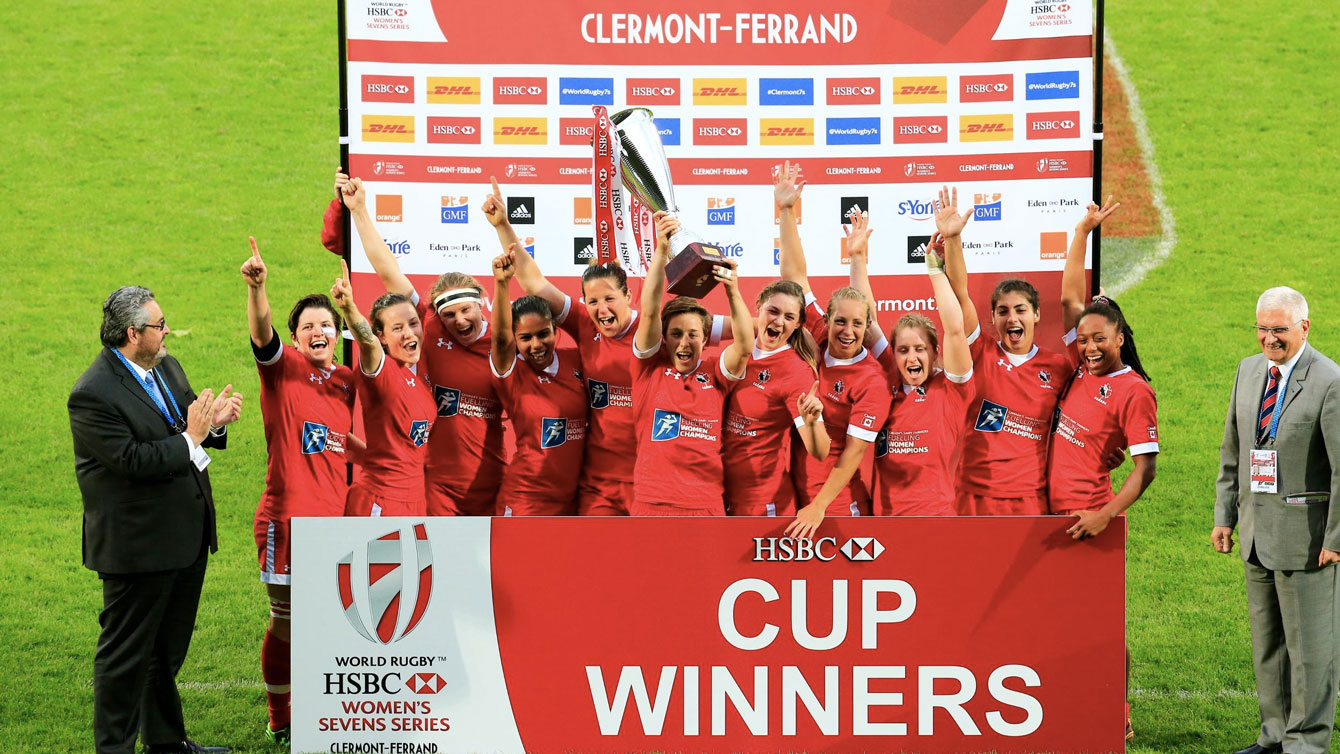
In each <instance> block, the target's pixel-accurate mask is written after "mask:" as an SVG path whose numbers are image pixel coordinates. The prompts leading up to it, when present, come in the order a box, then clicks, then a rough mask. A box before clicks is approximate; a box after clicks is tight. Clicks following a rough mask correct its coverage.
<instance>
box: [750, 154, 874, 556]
mask: <svg viewBox="0 0 1340 754" xmlns="http://www.w3.org/2000/svg"><path fill="white" fill-rule="evenodd" d="M804 185H805V183H804V181H803V180H802V179H801V176H800V168H799V166H793V165H791V164H790V163H789V162H787V163H786V164H784V165H783V166H782V168H781V169H780V170H778V172H777V176H776V178H775V181H774V185H773V197H774V200H775V202H776V205H777V210H778V214H779V218H780V223H781V234H782V238H781V243H782V246H781V256H780V262H781V267H782V278H783V279H785V280H790V281H792V282H795V283H797V284H798V285H799V286H800V288H801V290H802V291H803V292H804V294H805V300H806V306H807V307H808V308H809V313H812V314H813V315H814V321H813V324H811V325H810V327H811V332H812V334H813V335H814V338H815V340H817V341H819V345H820V346H821V348H822V356H821V358H820V361H819V389H818V397H819V399H820V400H821V401H822V402H823V422H824V425H825V428H826V430H827V433H828V436H829V438H830V440H831V442H830V444H829V450H828V454H827V455H826V456H825V457H824V459H823V460H817V459H814V458H812V457H810V456H808V455H806V456H804V463H803V464H802V463H800V461H799V460H797V462H796V463H795V466H794V467H793V468H792V474H793V475H794V476H795V479H796V496H797V500H798V502H799V503H801V504H803V507H801V508H800V511H799V513H798V514H797V515H796V520H795V521H793V522H792V523H791V524H790V525H789V526H788V527H787V529H786V535H787V536H793V537H801V538H806V537H810V536H812V535H813V534H814V532H815V531H817V530H818V528H819V525H820V524H821V523H823V520H824V516H825V515H839V516H861V515H866V516H868V515H870V513H871V485H870V482H871V480H870V471H869V469H868V468H863V467H868V466H869V464H868V463H866V450H867V449H868V448H869V447H870V444H871V443H873V442H874V441H875V437H876V435H877V434H878V432H879V429H880V427H883V426H884V421H885V420H886V419H887V418H888V413H889V388H888V385H887V384H886V381H885V378H884V374H883V372H882V371H881V370H880V367H879V364H878V363H877V362H876V361H875V357H874V356H872V355H871V353H870V351H869V350H867V349H866V347H865V345H864V341H865V337H866V330H867V328H868V327H869V326H870V323H871V322H872V321H873V320H874V307H872V306H871V304H870V299H868V298H866V296H865V295H864V294H862V293H861V292H860V291H858V290H856V289H855V288H851V287H846V286H844V287H842V288H839V289H837V290H836V291H833V295H832V297H831V298H830V299H829V302H828V308H827V310H824V309H820V308H819V305H818V302H817V300H816V299H815V297H814V294H813V293H812V292H811V290H810V283H809V275H808V273H807V271H806V265H805V253H804V250H803V248H802V247H801V243H800V233H799V231H798V229H797V227H796V218H795V204H796V202H797V201H799V199H800V193H801V190H802V189H803V188H804ZM797 456H799V454H798V453H793V458H794V457H797Z"/></svg>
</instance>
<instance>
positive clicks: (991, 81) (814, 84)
mask: <svg viewBox="0 0 1340 754" xmlns="http://www.w3.org/2000/svg"><path fill="white" fill-rule="evenodd" d="M1020 77H1021V78H1022V83H1020V80H1019V78H1020ZM956 78H957V80H956V81H955V86H953V88H952V89H951V87H950V83H949V82H950V79H951V77H949V76H895V77H894V78H893V81H892V86H891V88H890V90H889V91H890V98H891V100H892V103H893V104H894V105H935V104H947V103H949V102H951V101H956V102H1011V101H1013V100H1014V99H1015V98H1016V96H1017V94H1018V91H1019V90H1020V89H1022V91H1023V99H1025V100H1057V99H1079V96H1080V94H1079V71H1042V72H1036V73H1024V74H1019V75H1016V74H1013V73H997V74H983V75H962V76H958V77H956ZM416 81H417V79H416V78H415V77H414V76H386V75H375V74H365V75H363V77H362V79H361V87H362V99H363V101H364V102H399V103H406V104H413V103H414V102H415V101H416V100H415V85H416ZM750 84H751V80H750V79H747V78H695V79H690V80H688V81H687V82H686V81H684V80H681V79H678V78H630V79H626V80H625V81H623V83H622V85H620V86H618V88H617V89H616V82H615V79H613V78H586V77H582V78H576V77H562V78H559V79H558V82H557V84H556V85H555V84H554V83H553V82H551V81H550V79H549V78H547V77H544V76H513V77H505V76H498V77H494V78H492V79H490V80H489V88H488V89H487V96H488V98H489V101H490V102H492V103H493V104H495V105H548V104H551V103H552V102H553V101H554V100H555V99H556V101H557V104H559V105H613V104H614V100H615V93H616V91H617V92H618V93H619V94H621V95H622V103H623V104H627V105H682V104H693V105H695V106H709V107H710V106H714V105H724V106H743V105H747V104H749V89H750ZM882 84H883V79H881V78H879V77H857V78H829V79H817V78H760V79H758V80H757V81H756V82H754V83H753V85H754V86H755V87H756V92H757V98H758V99H757V102H758V104H759V105H762V106H765V107H767V106H797V105H799V106H804V105H815V104H819V103H822V104H826V105H878V104H882V97H883V90H882ZM485 92H486V90H485V88H484V79H483V77H480V76H428V77H427V78H426V79H425V81H424V100H425V101H426V102H427V103H428V104H430V105H479V104H483V102H484V98H485V96H486V94H485ZM686 93H687V95H688V96H687V97H686V96H685V95H686ZM951 95H952V97H953V100H951Z"/></svg>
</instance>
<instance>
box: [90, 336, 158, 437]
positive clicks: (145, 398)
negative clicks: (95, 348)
mask: <svg viewBox="0 0 1340 754" xmlns="http://www.w3.org/2000/svg"><path fill="white" fill-rule="evenodd" d="M103 351H104V357H105V358H106V359H107V361H108V367H109V368H110V369H111V370H112V374H115V375H116V376H117V377H119V378H120V379H121V386H122V387H123V388H125V389H126V391H127V392H129V393H130V394H131V395H133V396H135V398H136V399H137V400H139V401H140V402H141V403H143V404H144V406H145V407H146V408H148V409H149V410H150V411H152V412H153V414H154V416H156V417H158V420H159V421H163V412H162V411H159V410H158V404H156V403H154V400H153V398H150V397H149V393H148V391H146V390H145V389H144V385H142V384H140V381H139V379H138V378H136V377H135V375H133V374H131V373H130V370H129V369H127V368H126V365H125V364H122V363H121V360H120V359H118V358H116V356H114V355H112V353H111V352H110V351H108V350H107V349H103Z"/></svg>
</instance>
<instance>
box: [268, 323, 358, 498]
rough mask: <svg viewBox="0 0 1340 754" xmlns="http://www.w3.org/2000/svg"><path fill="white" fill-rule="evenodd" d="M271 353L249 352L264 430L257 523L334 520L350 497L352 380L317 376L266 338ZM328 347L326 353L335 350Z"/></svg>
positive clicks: (342, 370)
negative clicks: (306, 518) (348, 449)
mask: <svg viewBox="0 0 1340 754" xmlns="http://www.w3.org/2000/svg"><path fill="white" fill-rule="evenodd" d="M270 332H271V336H270V337H271V341H270V345H269V346H267V347H266V348H263V349H257V348H255V346H254V345H253V347H252V350H253V352H254V353H255V354H256V371H258V372H260V377H261V421H262V424H263V425H264V427H265V447H266V449H267V451H268V459H267V460H266V464H265V492H264V493H262V494H261V500H260V505H259V506H258V508H257V510H256V515H257V516H260V517H262V518H268V519H280V520H286V519H288V518H289V517H290V516H339V515H343V513H344V499H345V495H346V494H347V493H348V491H349V484H348V477H347V476H346V474H347V467H346V464H347V463H348V460H349V459H348V457H347V456H346V455H345V452H344V449H345V443H346V442H347V440H346V437H347V435H348V434H349V429H350V427H351V426H352V424H353V407H354V373H353V371H352V370H351V369H349V367H346V366H341V365H339V364H336V365H334V366H333V367H332V368H331V369H330V370H322V369H318V368H317V367H316V366H314V365H313V364H312V362H310V361H308V360H307V357H305V356H303V355H302V352H301V351H299V350H298V349H297V348H294V347H292V346H287V345H284V343H283V341H281V340H280V339H279V335H278V333H275V332H274V330H273V329H272V330H271V331H270ZM334 341H335V339H334V338H332V339H331V347H334V345H335V342H334Z"/></svg>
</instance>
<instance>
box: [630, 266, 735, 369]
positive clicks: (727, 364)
mask: <svg viewBox="0 0 1340 754" xmlns="http://www.w3.org/2000/svg"><path fill="white" fill-rule="evenodd" d="M712 274H713V275H715V276H716V279H717V282H719V283H721V285H722V286H724V287H725V289H726V302H727V303H728V304H729V305H730V330H731V335H732V336H733V337H734V338H735V339H734V340H733V341H731V344H730V345H729V346H727V347H726V348H725V350H723V351H722V352H721V359H722V366H723V367H724V368H725V370H726V374H728V375H729V376H731V377H734V378H736V379H743V378H744V369H745V366H746V365H748V364H749V357H750V356H751V355H753V352H754V318H753V317H751V316H749V307H748V306H746V305H745V303H744V299H743V298H741V296H740V288H739V285H738V283H739V277H740V276H739V274H737V271H736V269H735V262H733V261H730V260H723V261H722V262H721V263H720V264H719V265H717V266H715V267H713V268H712ZM649 277H650V276H649Z"/></svg>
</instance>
